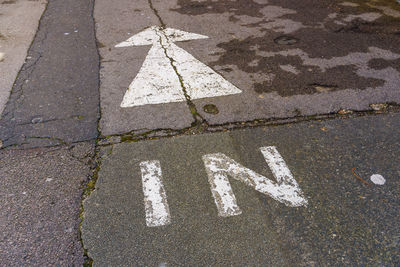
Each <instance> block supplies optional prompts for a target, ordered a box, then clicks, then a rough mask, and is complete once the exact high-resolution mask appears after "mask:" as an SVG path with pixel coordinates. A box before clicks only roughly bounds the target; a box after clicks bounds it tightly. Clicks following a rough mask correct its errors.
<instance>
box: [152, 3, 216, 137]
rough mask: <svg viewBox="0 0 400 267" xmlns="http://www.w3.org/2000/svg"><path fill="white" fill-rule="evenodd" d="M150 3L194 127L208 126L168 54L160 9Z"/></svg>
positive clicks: (163, 46)
mask: <svg viewBox="0 0 400 267" xmlns="http://www.w3.org/2000/svg"><path fill="white" fill-rule="evenodd" d="M148 3H149V6H150V9H151V10H152V11H153V13H154V15H155V16H156V17H157V18H158V20H159V21H160V25H161V30H160V31H156V34H157V35H158V36H159V37H160V46H161V47H162V49H163V50H164V54H165V56H166V57H167V58H168V60H169V61H170V64H171V67H172V68H173V70H174V72H175V74H176V75H177V76H178V79H179V83H180V85H181V89H182V92H183V95H184V96H185V99H186V103H187V105H188V107H189V110H190V113H191V114H192V116H193V119H194V122H193V123H192V127H193V126H196V127H198V128H207V127H208V123H207V121H206V120H205V119H204V118H203V117H202V116H201V115H200V114H199V112H198V111H197V107H196V105H195V104H194V103H193V102H192V100H191V98H190V95H189V94H188V92H187V89H186V87H185V84H184V79H183V77H182V75H181V74H180V73H179V71H178V68H177V67H176V64H175V60H174V59H173V58H172V57H171V56H170V55H168V50H167V47H166V46H165V44H164V43H163V38H164V39H165V40H166V41H167V42H169V38H168V36H167V35H166V34H165V32H164V29H165V28H166V24H165V23H164V21H163V20H162V18H161V16H160V14H159V13H158V10H157V9H156V8H155V7H154V6H153V3H152V0H148ZM159 33H161V34H162V35H163V36H161V35H160V34H159ZM200 131H201V129H200Z"/></svg>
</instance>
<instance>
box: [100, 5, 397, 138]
mask: <svg viewBox="0 0 400 267" xmlns="http://www.w3.org/2000/svg"><path fill="white" fill-rule="evenodd" d="M342 2H343V1H334V2H316V1H314V0H306V1H302V2H301V3H300V2H293V1H278V0H276V1H274V0H272V1H247V0H246V1H229V0H226V1H224V0H222V1H211V0H210V1H192V0H176V1H160V0H151V1H145V0H142V1H135V2H134V3H132V2H131V1H128V0H126V1H125V0H124V1H119V2H118V3H110V2H109V1H106V0H99V1H96V12H95V17H96V21H97V37H98V40H99V41H100V42H101V48H100V53H101V55H102V58H103V59H102V63H101V65H102V72H101V73H102V74H101V80H102V85H101V95H102V108H103V118H102V121H101V129H102V131H103V134H106V135H109V134H113V133H122V132H129V131H131V130H140V129H142V128H144V129H145V130H149V129H160V128H173V129H176V128H182V127H186V126H188V125H190V122H191V120H190V119H191V117H190V114H191V113H190V112H189V111H188V110H187V109H189V108H188V107H187V109H186V111H185V103H184V102H180V103H170V104H158V105H146V106H139V107H137V106H136V107H130V108H120V104H121V102H122V99H123V96H124V94H125V92H126V90H127V88H128V86H129V84H130V83H131V81H132V80H133V79H134V77H135V76H136V74H137V73H138V72H139V70H140V67H141V65H142V63H143V62H144V59H145V57H146V55H147V53H148V51H149V49H150V46H137V47H128V48H114V46H115V45H116V44H118V43H119V42H121V41H125V40H126V39H127V38H128V37H130V36H132V35H133V34H136V33H139V32H141V31H142V30H143V29H145V28H146V27H149V26H152V25H158V26H166V27H171V28H175V29H180V30H184V31H187V32H193V33H198V34H202V35H205V36H208V37H209V38H208V39H201V40H191V41H186V42H179V43H176V45H177V46H179V47H180V48H183V49H184V50H185V51H187V52H189V53H190V54H192V55H193V56H194V57H195V58H196V59H198V60H199V61H201V62H203V63H205V64H206V65H208V66H210V67H212V68H213V69H214V70H215V71H217V72H218V73H219V74H221V75H222V76H223V77H224V78H225V79H226V80H227V81H229V82H230V83H232V84H233V85H235V86H237V87H238V88H239V89H241V90H242V91H243V93H241V94H235V95H229V96H219V97H211V98H203V99H196V100H192V102H193V104H194V107H191V108H190V111H192V112H193V110H195V113H198V114H197V115H199V116H197V118H198V119H199V118H200V119H199V120H200V121H201V120H202V119H205V120H206V121H207V122H208V123H209V124H211V125H219V124H224V123H229V122H237V121H251V120H255V119H270V118H288V117H294V116H299V115H315V114H328V113H332V112H337V111H339V110H340V109H352V110H368V109H370V106H369V105H370V104H374V103H386V102H391V103H399V102H400V94H399V91H398V84H399V82H400V67H399V66H400V64H399V63H400V49H399V47H398V45H397V43H398V42H399V40H400V39H399V35H398V32H399V31H400V20H399V16H398V15H397V14H398V13H399V12H400V8H399V6H398V4H396V3H394V2H393V3H392V2H390V1H384V0H379V1H367V2H365V1H353V2H349V3H350V4H346V3H345V4H343V3H342ZM171 75H175V74H174V73H172V74H171ZM183 81H185V79H184V78H183ZM178 89H179V88H177V90H178ZM210 105H214V106H215V107H213V108H212V110H210V108H209V107H210ZM121 118H122V120H118V119H121ZM149 118H152V119H151V120H150V119H149Z"/></svg>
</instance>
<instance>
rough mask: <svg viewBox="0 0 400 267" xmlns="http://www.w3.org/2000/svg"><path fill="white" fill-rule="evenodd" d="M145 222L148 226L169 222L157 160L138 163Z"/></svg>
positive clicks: (169, 216) (165, 197)
mask: <svg viewBox="0 0 400 267" xmlns="http://www.w3.org/2000/svg"><path fill="white" fill-rule="evenodd" d="M140 170H141V172H142V186H143V193H144V206H145V210H146V224H147V226H149V227H155V226H163V225H167V224H170V223H171V215H170V212H169V207H168V202H167V196H166V194H165V190H164V185H163V183H162V173H161V165H160V162H159V161H158V160H150V161H143V162H141V163H140Z"/></svg>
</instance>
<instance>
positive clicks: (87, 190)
mask: <svg viewBox="0 0 400 267" xmlns="http://www.w3.org/2000/svg"><path fill="white" fill-rule="evenodd" d="M96 147H97V144H96ZM95 154H98V151H96V153H95ZM94 159H95V156H93V160H94ZM95 162H96V167H95V169H94V170H93V174H92V177H91V179H90V180H89V181H87V183H83V184H82V186H83V188H84V189H83V191H82V197H81V206H80V211H79V218H80V220H81V221H80V223H79V240H80V242H81V244H82V248H83V256H84V262H83V266H85V267H86V266H87V267H89V266H92V265H93V259H92V258H91V257H90V256H89V254H88V251H87V249H86V248H85V246H84V244H83V239H82V224H83V221H84V219H85V216H84V212H85V209H84V204H83V203H84V201H85V200H86V199H87V198H88V197H89V196H90V194H91V193H92V192H93V191H94V190H95V187H96V182H97V179H98V178H99V171H100V167H101V161H100V160H99V159H98V160H96V161H95Z"/></svg>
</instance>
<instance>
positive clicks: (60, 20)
mask: <svg viewBox="0 0 400 267" xmlns="http://www.w3.org/2000/svg"><path fill="white" fill-rule="evenodd" d="M6 2H13V1H6ZM3 6H4V4H3ZM92 8H93V1H86V2H82V1H77V0H67V1H64V0H62V1H59V0H56V1H51V2H49V4H48V5H47V8H46V11H45V13H44V14H43V17H42V18H41V21H40V27H39V29H38V32H37V34H36V36H35V39H34V41H33V43H32V45H31V47H30V49H29V52H28V57H27V61H26V63H25V64H24V66H23V67H22V69H21V71H20V73H19V75H18V78H17V80H16V81H15V84H14V87H13V91H12V94H11V96H10V100H9V101H8V104H7V106H6V108H5V110H4V112H3V114H2V118H1V121H0V139H1V140H2V143H3V146H4V147H7V146H11V145H24V146H25V147H35V146H46V145H47V146H50V145H59V144H63V143H70V142H77V141H87V140H92V139H95V138H96V137H97V135H98V132H97V120H98V117H99V92H98V70H99V66H98V54H97V50H96V42H95V36H94V23H93V17H92ZM3 63H5V62H3ZM3 63H0V64H3ZM7 67H8V65H7ZM7 67H6V69H4V71H6V70H7Z"/></svg>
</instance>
